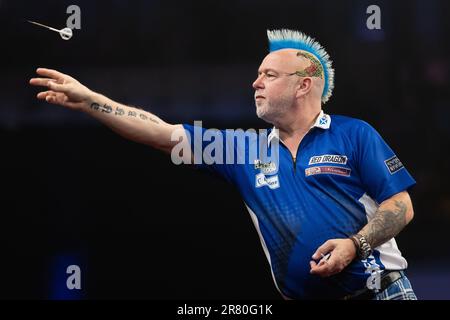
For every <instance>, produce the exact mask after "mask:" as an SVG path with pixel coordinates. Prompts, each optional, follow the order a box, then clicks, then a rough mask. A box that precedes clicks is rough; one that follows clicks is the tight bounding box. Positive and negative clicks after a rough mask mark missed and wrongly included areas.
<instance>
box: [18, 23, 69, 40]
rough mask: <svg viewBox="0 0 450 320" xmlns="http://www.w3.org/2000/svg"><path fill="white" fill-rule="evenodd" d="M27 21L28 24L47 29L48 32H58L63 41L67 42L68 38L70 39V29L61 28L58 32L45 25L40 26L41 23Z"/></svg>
mask: <svg viewBox="0 0 450 320" xmlns="http://www.w3.org/2000/svg"><path fill="white" fill-rule="evenodd" d="M27 21H28V22H29V23H32V24H35V25H37V26H40V27H44V28H47V29H49V30H52V31H55V32H58V33H59V35H60V36H61V38H63V39H64V40H69V39H70V38H72V35H73V32H72V29H70V28H63V29H61V30H58V29H56V28H52V27H49V26H46V25H45V24H42V23H38V22H35V21H30V20H27Z"/></svg>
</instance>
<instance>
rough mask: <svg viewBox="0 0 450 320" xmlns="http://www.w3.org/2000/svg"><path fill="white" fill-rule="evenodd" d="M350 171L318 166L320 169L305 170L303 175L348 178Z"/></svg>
mask: <svg viewBox="0 0 450 320" xmlns="http://www.w3.org/2000/svg"><path fill="white" fill-rule="evenodd" d="M351 171H352V170H351V169H349V168H342V167H333V166H320V167H310V168H306V169H305V175H306V176H307V177H309V176H313V175H315V174H336V175H339V176H345V177H349V176H350V173H351Z"/></svg>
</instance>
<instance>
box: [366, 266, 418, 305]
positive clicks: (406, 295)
mask: <svg viewBox="0 0 450 320" xmlns="http://www.w3.org/2000/svg"><path fill="white" fill-rule="evenodd" d="M400 273H401V274H402V277H401V278H400V279H398V280H397V281H395V282H394V283H392V284H391V285H390V286H389V287H387V288H386V289H385V290H384V291H381V292H379V293H377V294H376V296H375V298H374V299H373V300H417V297H416V294H415V293H414V291H413V289H412V287H411V282H409V280H408V278H407V277H406V274H405V272H404V271H400Z"/></svg>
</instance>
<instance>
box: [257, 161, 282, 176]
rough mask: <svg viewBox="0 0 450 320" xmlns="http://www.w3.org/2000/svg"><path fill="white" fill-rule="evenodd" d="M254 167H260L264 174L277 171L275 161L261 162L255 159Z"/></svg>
mask: <svg viewBox="0 0 450 320" xmlns="http://www.w3.org/2000/svg"><path fill="white" fill-rule="evenodd" d="M255 169H260V170H261V172H262V173H264V174H271V173H275V172H276V171H277V166H276V164H275V162H272V161H269V162H266V163H264V162H262V161H261V160H255Z"/></svg>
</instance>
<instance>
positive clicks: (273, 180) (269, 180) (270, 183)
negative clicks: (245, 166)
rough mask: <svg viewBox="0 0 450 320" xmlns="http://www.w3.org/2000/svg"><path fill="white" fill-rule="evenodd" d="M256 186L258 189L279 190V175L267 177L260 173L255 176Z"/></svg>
mask: <svg viewBox="0 0 450 320" xmlns="http://www.w3.org/2000/svg"><path fill="white" fill-rule="evenodd" d="M255 186H256V188H261V187H264V186H267V187H269V188H270V189H277V188H279V187H280V182H279V181H278V175H275V176H271V177H266V176H265V175H264V174H262V173H259V174H257V175H256V176H255Z"/></svg>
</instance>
